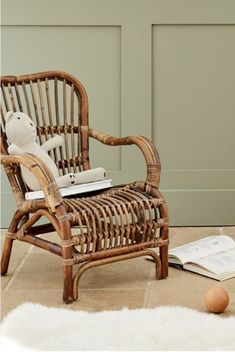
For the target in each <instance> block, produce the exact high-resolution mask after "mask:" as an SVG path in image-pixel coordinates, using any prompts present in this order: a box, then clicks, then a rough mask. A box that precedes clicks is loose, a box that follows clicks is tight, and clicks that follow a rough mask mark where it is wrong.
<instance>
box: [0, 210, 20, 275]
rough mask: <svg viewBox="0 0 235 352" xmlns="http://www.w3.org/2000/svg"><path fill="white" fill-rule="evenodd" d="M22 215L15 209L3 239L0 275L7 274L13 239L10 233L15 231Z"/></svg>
mask: <svg viewBox="0 0 235 352" xmlns="http://www.w3.org/2000/svg"><path fill="white" fill-rule="evenodd" d="M23 215H24V214H22V213H21V212H19V211H18V210H17V211H16V212H15V214H14V216H13V219H12V221H11V223H10V226H9V228H8V232H7V237H6V239H5V242H4V247H3V251H2V259H1V275H2V276H4V275H6V274H7V271H8V266H9V262H10V257H11V251H12V245H13V241H14V239H13V237H12V236H11V234H13V233H14V232H16V230H17V226H18V224H19V222H20V220H21V218H22V217H23Z"/></svg>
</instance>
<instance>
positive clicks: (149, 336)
mask: <svg viewBox="0 0 235 352" xmlns="http://www.w3.org/2000/svg"><path fill="white" fill-rule="evenodd" d="M1 331H2V332H1V334H2V336H1V338H2V345H3V346H2V347H3V349H2V351H12V350H16V349H15V348H13V347H15V346H18V349H17V350H18V351H26V350H27V349H33V350H37V351H39V350H40V351H47V350H58V351H90V350H104V351H123V350H129V351H138V350H142V351H143V350H144V351H147V350H154V351H159V350H160V351H164V350H172V351H177V350H181V351H182V350H193V351H196V350H198V351H200V350H203V351H205V350H213V351H215V350H221V351H225V350H234V349H235V317H228V318H221V317H219V316H216V315H213V314H209V313H208V314H207V313H200V312H197V311H194V310H192V309H188V308H182V307H168V306H164V307H159V308H154V309H136V310H128V309H124V310H122V311H104V312H99V313H88V312H85V311H73V310H69V309H64V308H47V307H44V306H42V305H39V304H32V303H26V304H23V305H21V306H19V307H17V308H16V309H14V310H12V311H11V312H10V313H9V314H8V315H7V316H6V317H5V318H4V320H3V322H2V329H1Z"/></svg>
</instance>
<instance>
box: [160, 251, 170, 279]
mask: <svg viewBox="0 0 235 352" xmlns="http://www.w3.org/2000/svg"><path fill="white" fill-rule="evenodd" d="M160 259H161V264H162V275H161V278H162V279H166V278H167V276H168V246H163V247H160Z"/></svg>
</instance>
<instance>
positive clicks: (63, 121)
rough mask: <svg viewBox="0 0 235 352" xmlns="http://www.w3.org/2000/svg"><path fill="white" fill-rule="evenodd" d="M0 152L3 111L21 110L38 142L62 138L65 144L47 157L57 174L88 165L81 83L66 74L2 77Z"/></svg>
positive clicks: (4, 142) (85, 107) (4, 149)
mask: <svg viewBox="0 0 235 352" xmlns="http://www.w3.org/2000/svg"><path fill="white" fill-rule="evenodd" d="M1 88H2V89H1V91H2V96H1V101H2V104H1V119H2V121H1V129H2V131H1V132H2V141H1V144H2V145H1V151H2V153H4V154H6V153H7V146H8V144H7V140H6V136H5V133H4V132H5V129H4V125H5V119H4V116H5V113H6V112H7V111H22V112H25V113H26V114H28V115H29V116H30V117H31V119H32V120H33V121H34V123H35V125H36V127H37V141H38V143H39V144H42V143H44V142H45V141H46V140H48V139H49V138H50V137H52V136H53V135H54V134H60V135H62V136H63V137H64V145H63V146H62V147H60V148H57V150H54V151H53V152H52V151H51V152H50V156H51V157H52V158H53V159H54V161H55V163H56V164H57V166H58V168H59V170H60V174H61V175H62V174H66V173H68V172H79V171H82V170H86V169H88V168H89V158H88V102H87V95H86V91H85V89H84V88H83V86H82V85H81V83H80V82H79V81H78V80H77V79H75V78H74V77H72V76H70V75H69V74H66V73H61V72H55V71H53V72H50V71H49V72H44V73H40V74H32V75H24V76H20V77H15V76H10V77H9V76H7V77H2V81H1Z"/></svg>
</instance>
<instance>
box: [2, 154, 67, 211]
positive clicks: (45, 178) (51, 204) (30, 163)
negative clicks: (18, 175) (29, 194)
mask: <svg viewBox="0 0 235 352" xmlns="http://www.w3.org/2000/svg"><path fill="white" fill-rule="evenodd" d="M0 162H1V164H2V165H3V166H5V167H7V166H9V165H11V164H20V165H23V166H24V167H26V168H27V169H28V170H29V171H31V172H32V173H33V174H34V176H35V177H36V178H37V180H38V182H39V184H40V187H41V189H42V190H43V193H44V195H45V201H46V206H47V207H48V208H49V209H50V210H51V211H52V212H55V208H56V206H58V205H60V204H62V202H63V201H62V197H61V195H60V192H59V188H58V186H57V183H56V182H55V178H54V176H53V175H52V173H51V171H50V170H49V169H48V167H47V166H46V165H45V163H44V162H43V161H42V160H40V159H39V158H38V157H37V156H35V155H33V154H29V153H28V154H23V155H6V154H0Z"/></svg>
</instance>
